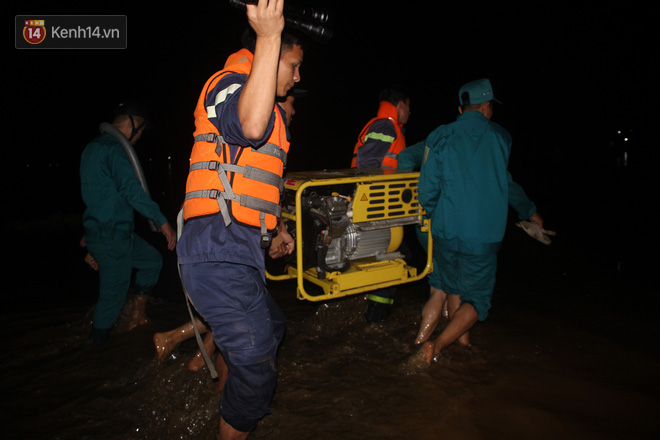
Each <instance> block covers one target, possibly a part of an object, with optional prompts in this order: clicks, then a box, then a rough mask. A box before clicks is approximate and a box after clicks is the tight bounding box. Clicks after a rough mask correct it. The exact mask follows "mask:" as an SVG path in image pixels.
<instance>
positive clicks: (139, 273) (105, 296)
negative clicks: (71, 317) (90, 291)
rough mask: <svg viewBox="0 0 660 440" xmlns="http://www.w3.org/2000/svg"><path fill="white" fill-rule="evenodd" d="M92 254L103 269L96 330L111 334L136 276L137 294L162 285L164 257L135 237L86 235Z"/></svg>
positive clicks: (96, 313)
mask: <svg viewBox="0 0 660 440" xmlns="http://www.w3.org/2000/svg"><path fill="white" fill-rule="evenodd" d="M85 242H86V245H87V249H88V250H89V253H90V254H91V255H92V257H94V259H95V260H96V262H97V263H98V265H99V300H98V302H97V303H96V308H95V309H94V317H93V327H94V329H98V330H102V331H103V330H109V329H110V328H111V327H112V326H113V325H115V323H116V322H117V318H118V317H119V313H120V312H121V308H122V307H123V306H124V303H125V302H126V295H127V294H128V289H129V287H130V285H131V278H132V275H133V270H134V269H135V270H136V273H135V286H134V287H135V293H136V294H137V295H140V294H142V295H146V294H149V293H151V291H152V289H153V288H154V286H155V285H156V283H157V282H158V277H159V276H160V270H161V268H162V266H163V257H162V256H161V255H160V253H159V252H158V251H157V250H156V249H155V248H154V247H152V246H151V245H150V244H149V243H147V242H146V241H144V240H143V239H142V238H140V237H138V236H137V235H135V234H126V235H125V236H122V237H113V238H101V237H97V236H95V235H94V234H93V233H90V232H89V231H85Z"/></svg>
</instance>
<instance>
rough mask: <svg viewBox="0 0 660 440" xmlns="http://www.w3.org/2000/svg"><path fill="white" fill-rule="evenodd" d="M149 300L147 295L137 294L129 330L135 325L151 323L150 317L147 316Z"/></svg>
mask: <svg viewBox="0 0 660 440" xmlns="http://www.w3.org/2000/svg"><path fill="white" fill-rule="evenodd" d="M147 300H148V298H147V297H146V296H145V295H136V296H135V299H134V300H133V304H132V309H133V310H132V311H131V319H130V321H129V323H128V327H127V328H128V330H133V329H134V328H135V327H138V326H141V325H147V324H149V322H150V321H149V318H147V314H146V309H147Z"/></svg>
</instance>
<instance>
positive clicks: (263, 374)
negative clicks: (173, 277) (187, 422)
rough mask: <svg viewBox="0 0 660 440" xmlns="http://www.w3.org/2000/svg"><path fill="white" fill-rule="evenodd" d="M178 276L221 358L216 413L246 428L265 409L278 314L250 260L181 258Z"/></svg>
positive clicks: (279, 335)
mask: <svg viewBox="0 0 660 440" xmlns="http://www.w3.org/2000/svg"><path fill="white" fill-rule="evenodd" d="M181 277H182V280H183V285H184V286H185V288H186V291H187V292H188V295H189V296H190V299H191V301H192V303H193V305H194V306H195V308H196V309H197V311H198V312H199V313H200V315H202V317H203V318H204V320H205V321H206V322H207V323H208V325H209V326H210V328H211V332H212V333H213V340H214V341H215V343H216V345H217V346H218V348H219V350H220V352H221V353H222V356H223V357H224V360H225V363H226V364H227V368H228V375H227V381H226V382H225V386H224V388H223V390H222V398H221V401H220V413H221V415H222V418H223V419H224V420H225V421H226V422H227V423H228V424H229V425H231V426H232V427H233V428H234V429H236V430H238V431H242V432H249V431H252V430H254V428H255V427H256V425H257V422H258V421H259V419H261V418H262V417H263V416H264V415H266V414H268V413H270V401H271V400H272V397H273V393H274V392H275V386H276V384H277V369H276V362H277V349H278V347H279V344H280V343H281V341H282V339H283V337H284V328H285V321H284V314H283V313H282V311H281V309H280V308H279V306H278V305H277V304H276V303H275V301H274V300H273V298H272V297H271V296H270V294H269V293H268V291H267V290H266V286H265V284H264V280H263V274H261V273H260V272H259V271H258V270H257V269H255V268H253V267H251V266H246V265H242V264H235V263H227V262H207V263H196V264H182V265H181Z"/></svg>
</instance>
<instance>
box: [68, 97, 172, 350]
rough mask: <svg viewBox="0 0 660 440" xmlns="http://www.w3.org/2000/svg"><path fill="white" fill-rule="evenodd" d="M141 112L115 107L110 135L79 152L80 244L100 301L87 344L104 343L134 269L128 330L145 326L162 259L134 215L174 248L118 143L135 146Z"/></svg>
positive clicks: (133, 106)
mask: <svg viewBox="0 0 660 440" xmlns="http://www.w3.org/2000/svg"><path fill="white" fill-rule="evenodd" d="M145 115H146V112H145V110H144V109H142V108H141V106H140V105H139V104H138V103H135V102H129V101H127V102H124V103H122V104H120V105H119V106H118V108H117V109H116V111H115V114H114V119H113V121H112V127H113V131H112V134H111V133H107V132H103V133H101V134H100V135H98V136H97V137H96V138H94V139H93V140H92V141H91V142H90V143H89V144H87V146H86V147H85V149H84V150H83V152H82V155H81V159H80V184H81V193H82V199H83V202H84V203H85V211H84V213H83V229H84V237H83V241H82V243H81V244H82V245H84V246H86V247H87V249H88V250H89V253H90V255H91V256H92V257H93V259H94V260H95V263H96V264H97V265H98V272H99V299H98V301H97V303H96V307H95V308H94V316H93V320H92V340H93V341H94V342H96V343H103V342H105V341H106V340H107V339H108V338H109V336H110V332H111V330H112V328H113V326H114V325H115V324H116V323H117V320H118V318H119V313H120V312H121V309H122V307H123V306H124V303H125V301H126V297H127V294H128V290H129V288H130V285H131V277H132V272H133V270H134V269H135V270H136V275H135V285H134V293H135V294H136V299H135V302H134V304H133V312H132V316H131V322H129V324H128V327H129V329H130V328H133V327H135V326H138V325H140V324H143V323H145V321H146V314H145V308H146V303H147V295H149V294H150V293H151V292H152V290H153V288H154V286H155V285H156V283H157V281H158V277H159V276H160V270H161V266H162V256H161V255H160V253H159V252H158V251H157V250H156V249H154V248H153V247H152V246H151V245H149V244H148V243H147V242H146V241H145V240H143V239H142V238H141V237H139V236H138V235H137V234H136V233H135V225H134V211H137V212H138V213H140V214H142V215H143V216H144V217H146V218H148V219H150V220H152V221H153V222H154V224H155V225H157V226H158V230H159V231H160V232H161V233H162V234H163V235H164V236H165V238H166V240H167V247H168V249H170V250H173V249H174V246H175V244H176V233H175V231H174V229H173V228H172V227H171V226H170V224H169V222H168V221H167V219H166V218H165V216H164V215H163V213H162V212H161V210H160V208H159V207H158V205H157V204H156V202H154V201H153V200H151V198H150V197H149V195H148V194H147V192H146V191H145V189H144V188H143V185H142V183H141V182H140V180H139V178H138V175H137V174H136V170H135V168H134V166H133V164H132V163H131V160H130V158H129V155H128V153H127V151H126V149H125V148H124V146H123V145H122V142H129V143H130V144H131V145H135V144H136V143H137V142H138V140H139V139H140V138H141V136H142V133H143V132H144V129H145V127H146V125H147V119H146V116H145Z"/></svg>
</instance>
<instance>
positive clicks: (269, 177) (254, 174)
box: [189, 160, 284, 192]
mask: <svg viewBox="0 0 660 440" xmlns="http://www.w3.org/2000/svg"><path fill="white" fill-rule="evenodd" d="M197 170H210V171H217V172H218V173H222V174H224V172H232V173H236V174H242V175H243V177H245V178H246V179H250V180H255V181H257V182H262V183H265V184H267V185H271V186H274V187H276V188H277V189H279V190H280V192H281V191H282V190H283V189H284V183H283V180H282V178H281V177H280V176H279V175H278V174H275V173H271V172H270V171H266V170H262V169H260V168H255V167H253V166H250V165H246V166H240V165H232V164H227V163H224V162H219V161H215V160H211V161H206V162H196V163H193V164H191V165H190V168H189V171H197ZM225 179H226V176H225ZM225 179H223V177H222V176H220V180H221V181H222V184H223V186H225V183H227V184H228V183H229V182H228V181H226V182H225ZM225 188H226V186H225Z"/></svg>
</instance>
